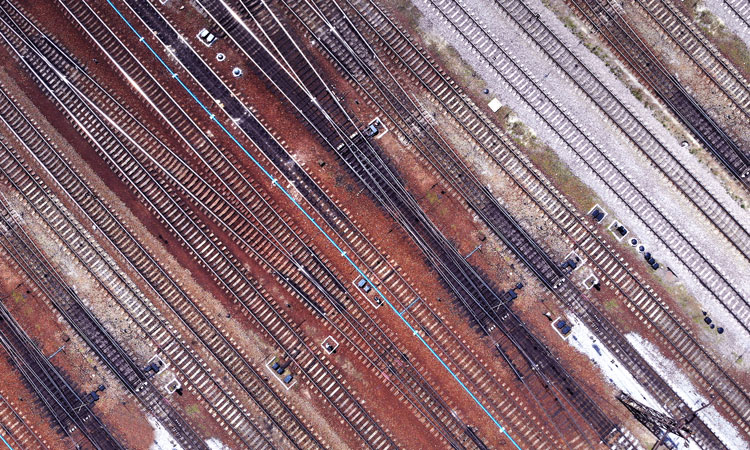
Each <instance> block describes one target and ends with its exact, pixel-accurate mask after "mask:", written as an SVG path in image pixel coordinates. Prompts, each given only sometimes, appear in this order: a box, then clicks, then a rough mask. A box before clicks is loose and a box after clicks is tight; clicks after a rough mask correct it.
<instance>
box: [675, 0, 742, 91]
mask: <svg viewBox="0 0 750 450" xmlns="http://www.w3.org/2000/svg"><path fill="white" fill-rule="evenodd" d="M686 3H687V2H686ZM696 3H697V2H696ZM690 10H691V11H693V14H694V18H695V21H696V23H697V24H698V27H699V28H700V29H701V31H703V33H704V34H705V35H706V36H707V37H709V38H710V39H711V41H712V42H713V43H714V45H716V47H717V48H718V49H719V51H720V52H721V53H722V54H723V55H724V56H725V57H726V58H727V59H729V60H730V61H731V62H732V64H734V66H735V67H737V69H738V70H739V71H740V72H742V74H743V75H744V76H745V77H748V76H750V49H748V48H747V46H746V45H745V43H744V42H743V41H742V40H741V39H738V38H737V36H736V35H735V34H734V33H733V32H731V31H730V30H728V29H727V28H726V27H725V26H724V24H722V23H721V21H720V20H719V19H718V18H717V17H716V16H714V15H713V14H712V13H711V12H710V11H708V10H705V9H700V10H698V9H697V8H696V6H693V7H692V8H691V9H690Z"/></svg>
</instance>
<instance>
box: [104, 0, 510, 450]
mask: <svg viewBox="0 0 750 450" xmlns="http://www.w3.org/2000/svg"><path fill="white" fill-rule="evenodd" d="M107 3H109V6H111V7H112V9H114V10H115V12H116V13H117V15H118V16H120V18H121V19H122V20H123V21H124V22H125V23H126V24H127V26H128V28H130V30H131V31H132V32H133V33H134V34H135V35H136V36H137V37H138V40H139V41H140V42H142V43H143V45H145V46H146V48H148V50H149V51H150V52H151V53H152V54H153V55H154V56H155V57H156V59H158V60H159V62H160V63H161V65H162V66H164V68H165V69H167V71H168V72H169V74H170V75H171V77H172V78H174V79H175V80H177V82H178V83H180V86H182V88H183V90H185V92H187V93H188V94H190V96H191V97H192V98H193V100H194V101H195V102H196V103H197V104H198V106H200V107H201V108H202V109H203V110H204V111H205V112H206V114H208V117H209V118H210V119H211V120H213V121H214V122H215V123H216V124H217V125H218V126H219V127H220V128H221V129H222V130H223V131H224V133H225V134H226V135H227V136H229V138H230V139H232V141H234V143H235V144H237V146H238V147H239V148H240V149H242V151H243V152H244V153H245V155H247V157H248V158H250V160H251V161H252V162H253V164H255V165H256V166H257V167H258V168H259V169H260V170H261V171H263V173H264V174H265V175H266V176H267V177H268V179H269V180H271V184H272V185H273V186H276V187H277V188H279V189H280V190H281V192H283V193H284V195H286V197H287V198H288V199H289V200H290V201H291V202H292V203H293V204H294V206H296V207H297V209H299V210H300V211H302V213H303V214H304V215H305V217H307V219H308V220H309V221H310V222H311V223H312V224H313V225H315V227H316V228H317V229H318V231H320V232H321V233H322V234H323V236H325V238H326V239H328V242H330V243H331V245H333V247H334V248H336V250H338V251H339V253H340V254H341V256H343V257H344V258H345V259H346V260H347V261H348V262H349V264H350V265H351V266H352V267H354V269H355V270H356V271H357V272H358V273H359V274H360V275H361V276H362V277H363V278H364V279H365V280H366V281H367V282H368V283H369V284H370V286H372V288H373V289H375V292H377V293H378V295H379V296H380V298H382V299H383V300H384V301H385V303H386V304H387V305H388V306H389V307H390V308H391V310H392V311H393V312H394V313H396V315H397V316H398V317H399V318H400V319H401V321H402V322H404V324H406V326H407V327H408V328H409V329H410V330H411V332H412V333H413V334H414V336H416V337H417V339H419V341H420V342H422V344H424V346H425V347H427V349H428V350H429V351H430V353H432V355H433V356H434V357H435V358H437V360H438V361H439V362H440V364H441V365H442V366H443V367H445V370H447V371H448V373H450V374H451V376H452V377H453V379H454V380H456V382H458V384H459V385H460V386H461V387H462V388H463V390H464V391H466V393H468V394H469V396H471V398H472V399H473V400H474V402H475V403H476V404H477V405H479V407H480V408H482V411H484V412H485V414H487V416H488V417H489V418H490V419H491V420H492V422H494V423H495V425H497V427H498V429H499V430H500V431H501V432H502V433H503V434H504V435H505V436H506V437H507V438H508V439H510V442H512V443H513V445H515V447H516V448H517V449H518V450H521V447H520V446H519V445H518V444H517V443H516V441H515V440H513V438H512V437H510V434H508V432H507V431H506V430H505V427H503V426H502V425H501V424H500V422H499V421H498V420H497V419H496V418H495V416H493V415H492V413H491V412H489V411H488V410H487V408H486V407H485V406H484V405H483V404H482V402H481V401H480V400H479V399H478V398H477V397H476V396H475V395H474V394H473V393H472V392H471V391H470V390H469V388H468V387H466V385H465V384H464V383H463V382H462V381H461V380H460V379H459V378H458V375H456V374H455V373H454V372H453V371H452V370H451V369H450V367H448V365H447V364H446V363H445V361H443V360H442V358H440V356H438V354H437V353H435V350H433V348H432V347H431V346H430V344H428V343H427V341H425V340H424V338H422V336H420V335H419V333H418V332H417V330H416V329H414V327H412V326H411V324H410V323H409V322H408V321H407V320H406V319H404V316H403V315H402V314H401V313H399V311H398V310H397V309H396V307H395V306H393V304H392V303H391V302H390V301H389V300H388V299H387V298H386V297H385V296H384V295H383V293H382V292H380V290H379V289H378V288H377V286H375V284H374V283H373V282H372V281H370V279H369V278H368V277H367V275H365V273H364V272H362V270H361V269H360V268H359V267H358V266H357V264H356V263H355V262H354V261H352V259H351V258H350V257H349V255H347V254H346V251H344V250H342V249H341V247H339V246H338V244H336V242H335V241H334V240H333V239H332V238H331V236H329V235H328V233H326V231H325V230H323V228H321V227H320V225H318V223H317V222H316V221H315V219H314V218H312V217H311V216H310V214H308V213H307V211H305V209H304V208H303V207H302V205H300V204H299V203H297V201H296V200H295V199H294V197H292V195H291V194H290V193H289V192H288V191H287V190H286V189H284V187H283V186H281V185H280V184H279V183H278V181H277V180H276V178H274V177H273V175H271V173H270V172H268V171H267V170H266V168H265V167H263V165H262V164H261V163H260V162H259V161H258V160H257V159H255V157H254V156H253V155H251V154H250V152H248V151H247V149H246V148H245V147H244V146H243V145H242V144H241V143H240V142H239V141H238V140H237V138H235V137H234V135H233V134H232V133H230V132H229V130H227V129H226V128H225V127H224V125H223V124H222V123H221V122H220V121H219V120H218V119H217V118H216V115H215V114H213V113H212V112H211V111H210V110H209V109H208V108H207V107H206V106H205V105H204V104H203V102H201V101H200V100H198V97H196V96H195V94H194V93H193V91H191V90H190V88H188V87H187V86H186V85H185V83H183V82H182V80H181V79H180V77H179V75H178V74H177V73H176V72H174V71H173V70H172V69H171V68H170V67H169V66H168V65H167V63H165V62H164V60H163V59H161V57H160V56H159V54H158V53H156V51H154V49H153V48H152V47H151V46H150V45H149V44H148V42H146V39H145V38H144V37H143V36H141V35H140V33H138V31H136V29H135V28H133V25H131V23H130V22H129V21H128V19H126V18H125V16H123V15H122V13H121V12H120V10H119V9H117V7H116V6H115V5H114V4H113V3H112V2H111V1H110V0H107Z"/></svg>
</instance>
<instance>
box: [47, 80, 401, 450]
mask: <svg viewBox="0 0 750 450" xmlns="http://www.w3.org/2000/svg"><path fill="white" fill-rule="evenodd" d="M84 85H86V83H84ZM86 86H88V88H89V89H93V90H96V89H99V87H98V86H92V85H91V80H89V83H88V85H86ZM45 87H46V89H48V90H49V91H50V92H53V93H55V92H57V93H56V94H53V95H52V96H53V97H54V98H55V100H56V101H58V102H59V104H60V105H61V107H62V109H64V112H65V113H66V114H68V115H69V117H71V119H72V120H73V122H74V123H75V124H76V125H77V126H78V127H79V129H80V130H81V131H83V134H84V135H85V136H86V137H87V138H88V139H90V140H91V141H92V143H93V144H94V145H95V146H97V147H98V149H99V150H100V154H101V155H103V156H104V158H105V160H106V161H107V162H108V163H109V164H110V165H111V167H113V168H114V169H115V170H116V171H119V170H122V171H121V172H119V174H120V175H121V176H122V178H123V179H124V180H125V181H126V182H127V183H129V184H130V185H131V186H133V187H134V189H135V190H136V192H137V193H138V194H139V195H140V196H141V197H142V198H143V199H145V200H146V201H147V203H148V204H149V206H150V208H151V209H152V210H154V211H155V212H157V216H158V217H159V218H160V219H161V220H163V221H164V222H165V224H166V225H167V226H168V227H170V228H172V230H173V231H174V232H175V234H176V236H178V237H179V238H180V239H182V240H183V242H184V243H185V245H186V246H187V247H188V248H189V250H190V251H191V252H192V253H193V254H194V256H196V258H197V259H198V260H199V261H200V262H201V264H202V265H204V267H206V268H207V269H208V270H209V271H210V273H212V275H213V276H214V278H215V280H216V281H217V282H219V283H220V286H221V287H222V288H223V289H224V290H225V291H226V292H227V293H229V294H230V295H232V296H233V297H234V299H235V300H236V301H238V302H239V303H240V305H242V306H243V308H244V311H245V312H247V313H248V314H249V315H250V316H252V317H254V318H255V319H256V320H257V322H258V324H259V326H260V327H261V329H262V330H263V331H264V332H266V333H268V334H269V335H270V336H271V337H272V338H273V339H274V342H275V343H276V344H277V345H279V346H280V347H281V349H282V350H283V351H284V353H285V354H286V356H288V357H289V358H291V359H293V360H294V362H295V363H296V365H297V366H298V367H299V368H300V370H301V371H302V372H303V375H305V376H306V377H307V378H308V379H309V381H310V382H311V384H312V385H313V386H314V388H315V390H316V391H317V392H318V393H320V394H321V395H323V396H324V397H325V398H327V399H328V400H329V402H330V403H331V404H332V405H333V407H334V408H335V409H336V411H338V413H339V414H340V415H341V416H342V419H343V420H345V421H347V422H348V423H349V425H350V426H351V427H352V429H353V430H354V431H355V432H356V433H357V434H358V435H359V436H360V437H361V439H362V440H363V441H364V442H365V443H366V444H367V445H368V446H369V447H371V448H385V447H392V446H394V445H393V442H392V440H391V439H390V438H389V437H388V436H386V435H385V434H384V432H383V430H382V429H380V427H379V425H377V424H376V423H374V422H373V419H372V418H370V416H369V415H368V414H367V412H366V411H364V409H363V408H362V406H361V405H360V404H359V403H358V400H356V399H355V398H354V397H353V396H352V394H351V393H350V392H349V390H348V389H347V388H345V387H344V386H343V384H342V383H341V381H340V380H339V379H340V375H338V374H337V373H335V372H333V371H332V370H331V369H330V368H329V367H328V364H327V363H326V362H325V361H324V360H323V359H322V355H321V353H322V352H321V351H320V350H319V349H316V346H313V345H312V344H311V343H309V340H308V339H307V338H305V337H304V336H303V335H302V334H301V332H300V331H299V329H298V328H297V327H296V326H292V325H290V324H289V323H288V322H289V319H288V317H287V316H286V315H285V313H283V312H282V311H280V308H279V307H278V306H277V305H274V304H272V302H271V301H270V300H269V298H268V294H267V293H266V292H265V291H264V290H263V289H262V288H260V287H258V286H257V285H256V283H254V282H253V281H251V280H249V279H248V278H247V277H246V275H245V274H244V270H241V269H239V268H238V263H237V261H236V260H235V259H234V257H233V256H231V255H227V254H225V253H224V250H223V247H222V246H221V244H220V243H219V242H218V241H217V238H216V237H215V236H214V235H213V234H210V235H209V230H208V229H206V227H205V226H202V225H199V224H198V223H196V222H195V218H196V217H195V215H194V214H193V215H192V216H191V215H190V214H192V213H190V214H189V212H188V211H186V210H185V209H184V208H183V206H182V205H181V204H180V202H179V201H175V200H174V199H172V198H171V197H169V196H168V195H167V193H166V189H165V187H164V186H166V185H168V184H169V183H170V182H169V181H167V180H159V181H157V180H156V179H155V178H154V177H153V176H151V174H152V173H158V171H159V168H158V167H153V166H152V167H149V169H147V168H146V167H144V166H143V165H142V164H141V162H140V161H139V160H138V159H137V158H135V157H134V155H133V153H131V152H138V153H140V154H145V152H144V148H143V147H140V145H139V142H138V140H139V139H142V138H143V136H142V135H141V134H140V132H139V131H138V130H134V129H132V128H130V129H129V130H128V131H124V130H123V129H119V128H118V129H114V128H111V123H112V122H111V121H110V122H108V120H111V117H110V116H109V115H108V114H105V113H104V112H103V111H102V110H101V109H99V106H97V104H98V105H103V106H102V107H104V108H105V109H108V108H110V107H112V105H111V103H112V102H113V99H112V98H107V97H106V96H103V95H102V94H101V93H99V94H98V96H95V97H94V98H95V99H96V100H97V101H95V102H91V100H90V99H87V97H86V96H83V95H82V93H81V92H80V91H78V90H77V89H76V88H75V87H74V86H73V85H72V84H66V83H65V82H63V81H62V80H60V79H58V80H55V81H54V82H51V84H48V85H46V86H45ZM60 90H62V91H65V90H67V92H60ZM75 102H79V103H78V104H76V103H75ZM68 107H71V108H72V110H73V111H76V112H75V114H74V115H73V114H71V113H70V111H71V110H70V109H66V108H68ZM100 116H102V117H100ZM126 129H127V127H126ZM129 132H132V133H133V134H132V135H131V134H129ZM107 138H108V139H107ZM103 149H104V150H103ZM152 156H154V157H155V159H158V156H161V155H159V154H158V153H154V154H152ZM142 173H147V174H149V175H148V176H146V177H145V179H144V178H143V175H141V174H142ZM134 175H137V176H138V178H135V179H134V178H133V176H134Z"/></svg>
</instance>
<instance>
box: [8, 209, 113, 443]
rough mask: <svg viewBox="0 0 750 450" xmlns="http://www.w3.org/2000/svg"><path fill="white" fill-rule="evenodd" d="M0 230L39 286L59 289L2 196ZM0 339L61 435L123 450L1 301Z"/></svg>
mask: <svg viewBox="0 0 750 450" xmlns="http://www.w3.org/2000/svg"><path fill="white" fill-rule="evenodd" d="M0 228H1V229H0V234H2V237H1V238H0V244H2V247H3V248H4V249H5V251H6V252H7V253H8V255H10V257H11V258H12V260H13V261H14V262H15V263H16V264H17V265H18V267H19V268H20V269H22V270H23V271H24V272H26V274H27V276H28V277H29V278H30V279H31V280H32V281H34V283H36V285H37V286H38V287H39V289H40V290H42V292H45V293H49V292H50V289H55V287H54V285H55V284H57V286H58V288H59V287H60V284H61V279H60V278H59V275H58V274H57V272H55V271H54V270H53V269H52V267H51V266H50V265H49V263H48V262H47V261H46V259H45V257H44V255H42V254H41V253H40V252H39V250H38V249H37V248H36V247H35V246H34V244H33V243H32V242H31V240H30V238H29V237H28V235H27V234H26V233H25V232H24V230H23V229H22V228H21V227H20V225H19V224H18V223H17V222H16V220H15V219H14V218H13V216H12V210H10V209H8V206H7V204H6V202H5V200H4V199H3V200H2V201H0ZM52 280H54V281H52ZM0 342H1V343H2V345H3V347H4V348H5V351H6V352H7V353H8V356H9V358H10V360H11V361H12V362H13V365H14V366H15V367H16V369H17V370H18V371H19V372H20V374H21V376H22V377H23V378H24V381H25V382H26V384H27V385H29V387H31V389H32V390H33V391H34V393H35V394H36V395H37V398H38V399H39V402H40V404H41V405H42V407H43V408H44V409H45V410H46V412H47V413H48V414H49V416H50V418H51V420H52V422H53V424H54V425H55V426H57V427H59V429H60V431H61V432H62V433H63V434H65V435H66V436H67V437H69V438H70V439H71V440H72V441H73V442H74V443H76V444H77V445H79V446H81V447H82V448H95V449H123V448H124V447H123V446H122V445H121V444H120V442H119V441H118V440H117V439H116V438H115V437H114V436H113V435H112V434H111V433H110V432H109V430H108V429H107V427H106V426H105V425H104V424H103V423H102V422H101V421H100V420H99V418H98V417H97V416H96V415H95V414H94V413H93V411H92V410H91V404H90V403H89V401H88V400H87V399H85V396H83V395H81V394H79V393H78V392H77V390H76V389H75V388H74V387H73V386H72V385H71V384H70V382H68V381H67V380H66V379H65V377H64V376H63V375H62V374H61V373H60V371H59V370H58V369H57V368H56V367H55V366H53V365H52V363H50V362H49V360H48V359H47V357H46V356H45V355H44V354H42V352H41V351H40V350H39V349H38V348H37V346H36V345H35V344H34V343H33V341H32V340H31V338H29V336H28V335H27V334H26V332H25V331H24V330H23V329H22V328H21V326H20V325H19V324H18V323H17V322H16V321H15V319H14V318H13V316H11V315H10V313H9V312H8V310H7V309H6V308H5V305H0Z"/></svg>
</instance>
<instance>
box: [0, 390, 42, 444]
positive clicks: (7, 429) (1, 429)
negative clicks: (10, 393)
mask: <svg viewBox="0 0 750 450" xmlns="http://www.w3.org/2000/svg"><path fill="white" fill-rule="evenodd" d="M0 436H2V438H3V439H4V440H5V442H7V443H8V445H10V446H12V447H13V448H17V449H24V450H47V449H49V447H48V446H47V444H46V442H45V441H44V440H43V439H42V438H41V437H39V435H38V434H37V433H36V432H35V431H34V428H33V427H32V426H31V425H29V424H28V423H27V422H26V419H25V418H24V416H23V414H22V413H19V412H18V411H17V410H16V408H15V407H14V406H13V402H12V401H11V400H8V399H7V398H5V397H4V396H2V395H0Z"/></svg>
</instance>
